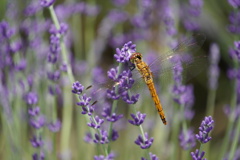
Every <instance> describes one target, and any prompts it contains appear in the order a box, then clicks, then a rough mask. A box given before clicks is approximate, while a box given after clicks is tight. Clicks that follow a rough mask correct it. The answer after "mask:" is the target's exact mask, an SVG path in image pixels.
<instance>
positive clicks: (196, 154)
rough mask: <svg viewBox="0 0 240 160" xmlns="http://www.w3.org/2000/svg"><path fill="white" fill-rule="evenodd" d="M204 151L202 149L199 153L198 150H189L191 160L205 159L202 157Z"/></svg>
mask: <svg viewBox="0 0 240 160" xmlns="http://www.w3.org/2000/svg"><path fill="white" fill-rule="evenodd" d="M204 154H205V152H204V151H202V152H201V153H199V150H198V149H196V151H195V152H191V156H192V159H193V160H207V159H206V158H203V156H204Z"/></svg>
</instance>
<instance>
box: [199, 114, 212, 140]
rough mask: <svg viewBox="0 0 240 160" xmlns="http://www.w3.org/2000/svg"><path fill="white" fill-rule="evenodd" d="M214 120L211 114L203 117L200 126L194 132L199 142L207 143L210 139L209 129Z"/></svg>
mask: <svg viewBox="0 0 240 160" xmlns="http://www.w3.org/2000/svg"><path fill="white" fill-rule="evenodd" d="M213 125H214V120H213V119H212V117H211V116H209V117H205V118H204V120H203V121H202V123H201V125H200V127H199V133H198V134H196V139H197V140H198V141H199V142H200V143H207V142H208V141H210V140H211V139H212V137H210V136H209V134H210V131H212V130H213Z"/></svg>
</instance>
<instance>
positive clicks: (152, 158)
mask: <svg viewBox="0 0 240 160" xmlns="http://www.w3.org/2000/svg"><path fill="white" fill-rule="evenodd" d="M149 156H150V160H159V158H158V157H157V156H156V155H155V154H152V153H151V152H150V153H149ZM141 160H148V159H146V158H144V157H142V158H141Z"/></svg>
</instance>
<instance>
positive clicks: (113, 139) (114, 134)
mask: <svg viewBox="0 0 240 160" xmlns="http://www.w3.org/2000/svg"><path fill="white" fill-rule="evenodd" d="M118 137H119V135H118V132H117V131H116V130H114V129H113V130H112V137H111V140H112V141H116V140H117V139H118Z"/></svg>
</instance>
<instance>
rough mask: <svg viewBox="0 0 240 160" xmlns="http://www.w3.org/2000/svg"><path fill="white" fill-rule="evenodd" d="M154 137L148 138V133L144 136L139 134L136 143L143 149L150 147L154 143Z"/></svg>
mask: <svg viewBox="0 0 240 160" xmlns="http://www.w3.org/2000/svg"><path fill="white" fill-rule="evenodd" d="M153 140H154V139H153V138H152V137H151V138H150V139H148V133H145V134H144V135H143V136H141V135H139V136H138V138H137V139H136V140H135V144H137V145H138V146H140V147H141V148H142V149H147V148H150V147H151V145H152V143H153Z"/></svg>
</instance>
